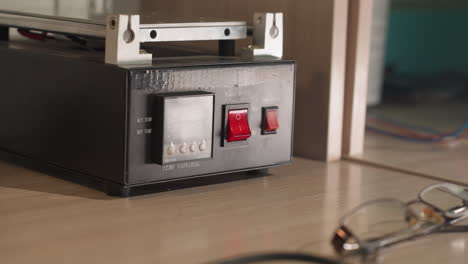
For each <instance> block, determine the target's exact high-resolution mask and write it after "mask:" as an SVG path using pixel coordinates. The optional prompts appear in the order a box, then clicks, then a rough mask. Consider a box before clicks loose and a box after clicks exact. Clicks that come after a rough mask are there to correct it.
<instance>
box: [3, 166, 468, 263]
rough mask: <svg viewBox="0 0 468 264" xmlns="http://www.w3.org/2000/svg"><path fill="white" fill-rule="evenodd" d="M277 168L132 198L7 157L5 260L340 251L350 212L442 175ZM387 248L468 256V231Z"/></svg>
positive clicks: (389, 259) (406, 193) (437, 256)
mask: <svg viewBox="0 0 468 264" xmlns="http://www.w3.org/2000/svg"><path fill="white" fill-rule="evenodd" d="M270 174H271V175H269V176H266V177H261V178H254V179H249V180H244V181H236V182H230V183H224V184H217V185H210V186H203V187H197V188H191V189H183V190H177V191H171V192H164V193H159V194H151V195H144V196H137V197H132V198H125V199H123V198H111V197H107V196H106V195H104V194H103V193H100V192H97V191H95V190H92V189H89V188H86V187H82V186H80V185H76V184H73V183H70V182H67V181H64V180H61V179H57V178H54V177H50V176H47V175H44V174H41V173H38V172H34V171H30V170H28V169H24V168H20V167H16V166H13V165H10V164H6V163H0V216H1V217H0V263H8V264H16V263H34V264H41V263H47V264H51V263H80V264H82V263H113V264H118V263H125V264H128V263H142V264H143V263H206V262H208V261H212V260H216V259H219V258H225V257H229V256H234V255H237V254H246V253H254V252H258V251H270V250H291V251H306V252H309V253H315V254H321V255H328V256H332V255H333V251H332V249H331V246H330V238H331V235H332V232H333V231H334V229H335V227H336V225H337V223H338V220H339V217H340V216H341V215H342V214H343V213H344V212H346V211H347V210H349V209H351V208H352V207H354V206H356V205H358V204H359V203H361V202H363V201H367V200H370V199H375V198H380V197H394V198H399V199H402V200H410V199H413V198H415V197H416V195H417V192H418V191H419V190H420V189H421V188H423V187H424V186H426V185H428V184H431V183H434V181H431V180H428V179H424V178H420V177H416V176H411V175H405V174H400V173H395V172H392V171H388V170H381V169H376V168H372V167H366V166H362V165H358V164H353V163H349V162H336V163H329V164H326V163H320V162H314V161H309V160H305V159H300V158H296V159H295V160H294V163H293V165H290V166H284V167H279V168H274V169H272V170H271V171H270ZM383 253H384V254H382V255H381V257H380V258H379V259H380V260H383V262H382V263H420V262H422V260H424V263H442V261H445V263H466V261H465V260H466V259H467V258H466V256H468V235H465V234H450V235H446V234H445V235H435V236H431V237H428V238H424V239H420V240H417V241H413V242H409V243H404V244H402V245H400V246H398V247H396V248H391V249H386V250H385V251H384V252H383Z"/></svg>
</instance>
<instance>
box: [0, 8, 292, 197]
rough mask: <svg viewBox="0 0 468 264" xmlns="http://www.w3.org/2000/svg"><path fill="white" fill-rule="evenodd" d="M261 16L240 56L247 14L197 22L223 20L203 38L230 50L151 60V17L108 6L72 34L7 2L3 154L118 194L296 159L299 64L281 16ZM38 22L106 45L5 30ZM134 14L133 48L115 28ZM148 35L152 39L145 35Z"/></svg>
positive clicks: (2, 18) (1, 47)
mask: <svg viewBox="0 0 468 264" xmlns="http://www.w3.org/2000/svg"><path fill="white" fill-rule="evenodd" d="M256 16H257V17H258V16H260V17H262V18H264V20H263V23H264V25H257V27H255V28H256V29H255V30H256V31H254V33H253V34H254V35H255V37H254V39H256V41H257V42H258V43H262V45H263V46H255V45H254V46H250V47H248V48H245V49H242V51H241V52H242V56H237V57H236V56H232V55H234V50H233V49H232V50H231V51H228V52H227V54H226V49H228V50H229V49H231V48H232V47H231V48H230V46H231V45H233V43H232V42H230V41H234V40H233V39H240V38H245V37H246V36H247V35H248V32H247V25H246V24H245V23H241V22H235V23H234V22H224V23H221V24H220V23H219V22H218V23H214V22H213V23H212V24H209V23H207V22H203V23H204V24H203V25H202V26H203V27H202V26H200V24H197V23H201V22H197V23H194V24H193V25H191V27H190V28H191V30H194V29H193V28H194V27H195V28H196V26H200V28H199V30H201V31H203V30H205V29H207V28H209V27H212V28H211V29H209V30H208V31H207V32H217V31H216V30H217V29H218V28H220V27H221V28H223V30H222V31H221V35H220V36H218V35H216V33H212V34H215V35H216V36H214V37H213V36H211V35H210V36H209V37H207V38H208V39H216V40H219V42H220V55H222V56H189V57H182V56H180V57H163V56H161V57H158V56H154V55H153V57H151V54H148V53H147V52H146V53H143V52H141V51H140V49H142V48H144V47H143V45H142V44H141V43H143V42H148V41H151V39H152V37H151V36H154V37H155V38H156V33H152V29H153V30H155V31H158V30H159V26H158V25H159V24H155V23H152V24H146V25H143V24H140V21H139V20H138V19H136V18H135V16H125V15H108V16H106V18H105V19H104V20H103V21H104V22H103V23H102V29H101V31H99V30H98V29H97V28H95V27H97V26H96V24H93V27H90V28H89V30H88V31H85V30H83V25H81V27H80V32H68V31H65V29H63V30H62V29H60V27H58V26H57V27H55V28H53V29H50V28H47V27H49V26H50V23H49V22H50V20H51V19H52V20H53V19H54V17H45V16H34V17H32V18H31V17H30V19H29V20H28V19H24V20H21V18H27V17H28V15H27V14H21V13H12V12H7V11H0V25H3V27H2V29H3V32H5V29H6V30H7V35H5V34H4V35H3V37H2V38H3V41H0V57H1V58H2V59H1V60H0V68H1V69H2V74H1V75H0V84H1V86H0V87H1V89H2V96H1V97H0V122H1V123H2V126H1V127H0V150H1V151H2V153H3V157H5V158H14V159H13V160H15V161H17V162H19V163H21V164H25V165H28V166H31V167H34V168H38V169H41V170H46V171H47V172H53V174H54V175H59V176H62V177H64V178H67V179H70V180H73V181H76V182H80V183H84V184H88V185H93V186H95V187H97V188H99V189H101V190H103V191H105V192H107V193H108V194H110V195H120V196H127V195H132V194H137V193H139V191H143V192H146V191H158V190H168V189H174V188H180V187H186V186H191V185H199V184H203V183H204V182H205V180H208V179H211V180H213V179H214V180H215V181H216V180H217V179H219V180H220V181H221V179H228V180H229V179H230V178H232V179H234V178H235V176H234V174H230V173H233V172H241V171H251V170H261V169H265V168H268V167H271V166H277V165H282V164H287V163H289V162H290V160H291V154H292V152H291V147H292V127H293V107H294V85H295V63H294V62H293V61H290V60H284V59H281V57H280V56H278V46H275V45H277V43H276V41H277V40H274V41H273V40H268V39H267V38H273V39H274V38H280V37H281V38H282V26H281V22H282V14H273V13H263V14H256ZM7 17H8V18H10V20H8V19H6V18H7ZM12 17H14V18H15V19H16V20H12V19H11V18H12ZM46 18H47V19H49V21H45V22H44V24H43V25H42V24H41V23H40V22H41V19H46ZM60 19H62V20H63V19H64V18H63V17H60ZM31 20H35V23H34V24H31V27H30V28H31V30H30V31H28V33H30V34H38V33H37V31H40V32H41V34H42V35H43V36H46V34H47V36H51V35H50V34H52V36H56V37H57V38H58V36H60V34H64V33H67V34H68V35H69V36H70V35H71V36H75V37H76V38H80V39H85V40H87V39H90V37H92V38H97V39H103V40H105V44H104V42H103V45H104V46H105V49H104V51H89V50H83V49H77V48H76V47H75V46H73V45H71V44H70V47H69V46H68V45H65V47H64V46H63V45H56V46H54V44H53V43H50V44H48V43H47V41H45V42H40V43H38V42H37V40H25V39H22V38H19V40H16V39H13V38H11V39H9V35H8V30H9V31H10V32H11V31H12V30H13V29H14V28H20V29H22V30H24V28H28V26H27V25H25V24H24V23H26V22H27V21H31ZM106 21H113V22H112V23H111V24H108V23H107V22H106ZM128 21H132V24H131V27H132V28H133V27H135V28H136V29H138V27H140V28H139V29H140V30H139V31H138V32H137V31H134V37H135V39H136V40H135V41H136V42H139V43H137V44H136V45H137V46H138V48H137V49H138V52H137V53H133V54H132V52H134V51H132V50H131V49H129V50H127V51H128V52H126V51H124V50H122V49H125V46H124V48H122V47H121V46H120V44H121V43H120V42H119V40H118V39H119V38H120V36H119V35H118V34H120V33H119V32H113V30H114V31H115V30H117V31H118V30H119V28H120V27H119V25H120V24H119V23H122V22H123V23H127V24H128ZM255 21H258V19H257V20H255ZM46 22H48V23H46ZM15 23H16V24H15ZM21 23H23V24H21ZM61 23H62V24H63V23H65V24H67V23H69V24H72V25H73V23H82V21H81V20H76V19H68V20H66V21H65V22H63V21H62V22H61ZM268 23H271V25H270V27H269V26H268ZM127 24H125V25H126V26H127ZM265 24H266V25H265ZM41 25H42V26H41ZM97 25H101V24H97ZM171 25H172V26H174V25H175V24H171ZM272 26H274V27H275V28H276V31H271V30H270V28H271V27H272ZM174 27H175V26H174ZM180 27H182V29H180V28H179V29H177V30H179V31H181V30H182V31H183V30H185V29H186V28H187V23H185V24H184V25H180ZM184 27H185V29H184ZM70 28H73V27H70V25H67V27H66V29H67V30H70ZM226 28H228V29H230V31H229V33H230V34H232V35H229V36H228V34H227V33H226V32H227V31H226V30H225V29H226ZM126 29H127V30H128V28H126ZM143 29H144V30H143ZM215 29H216V30H215ZM109 31H111V32H109ZM144 32H148V34H151V36H149V37H148V36H141V35H139V34H143V33H144ZM164 32H165V31H162V30H161V33H160V34H157V36H158V37H161V38H163V37H164ZM269 32H275V35H276V36H271V35H268V34H270V33H269ZM278 32H279V33H280V34H281V36H278ZM262 33H263V34H266V35H263V37H262V36H261V35H262ZM93 34H95V35H93ZM99 34H101V35H99ZM116 34H117V35H116ZM195 35H196V36H200V35H199V34H195ZM31 36H35V35H31ZM182 36H185V35H183V34H182ZM265 36H266V37H265ZM112 38H114V39H112ZM224 38H226V39H224ZM187 40H189V39H187ZM226 41H228V42H226ZM271 41H273V42H271ZM281 41H282V39H281ZM155 42H156V40H155ZM140 44H141V45H142V46H140ZM104 46H103V47H104ZM279 48H281V46H280V47H279ZM281 51H282V48H281ZM221 53H225V54H221ZM230 53H231V54H230ZM122 54H125V55H122ZM148 55H149V58H148ZM226 55H227V56H226ZM221 174H224V176H221Z"/></svg>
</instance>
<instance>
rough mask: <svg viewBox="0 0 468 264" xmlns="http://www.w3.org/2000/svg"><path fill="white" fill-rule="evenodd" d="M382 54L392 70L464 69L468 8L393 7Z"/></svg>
mask: <svg viewBox="0 0 468 264" xmlns="http://www.w3.org/2000/svg"><path fill="white" fill-rule="evenodd" d="M385 56H386V65H393V66H395V70H396V73H403V74H428V73H434V72H465V73H468V10H467V9H461V10H457V9H453V8H443V9H432V8H431V9H423V8H408V9H405V8H398V9H393V10H392V11H391V13H390V24H389V28H388V37H387V49H386V55H385Z"/></svg>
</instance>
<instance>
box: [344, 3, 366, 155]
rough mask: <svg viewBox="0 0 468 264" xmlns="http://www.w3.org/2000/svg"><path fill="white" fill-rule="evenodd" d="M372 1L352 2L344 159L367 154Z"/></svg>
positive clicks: (347, 59) (347, 65) (348, 48)
mask: <svg viewBox="0 0 468 264" xmlns="http://www.w3.org/2000/svg"><path fill="white" fill-rule="evenodd" d="M372 2H373V0H349V15H348V34H347V35H348V40H347V54H346V77H345V78H346V81H345V102H344V122H343V141H342V142H343V148H342V150H343V152H342V154H343V156H352V155H360V154H362V152H363V150H364V134H365V122H366V107H367V86H368V73H369V58H370V42H371V41H370V40H371V29H372Z"/></svg>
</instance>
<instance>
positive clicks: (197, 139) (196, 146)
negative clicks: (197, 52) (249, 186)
mask: <svg viewBox="0 0 468 264" xmlns="http://www.w3.org/2000/svg"><path fill="white" fill-rule="evenodd" d="M294 76H295V65H294V62H291V61H277V62H269V63H250V64H241V63H239V64H232V65H209V66H193V67H174V68H160V69H145V70H140V69H136V70H131V71H130V74H129V84H130V87H129V88H130V89H129V106H128V110H127V111H128V113H129V114H128V116H129V118H128V131H127V138H128V143H127V145H128V146H127V149H128V151H127V153H128V155H127V179H126V183H127V184H142V183H147V182H153V181H161V180H169V179H176V178H185V177H192V176H199V175H206V174H217V173H227V172H232V171H239V170H249V169H255V168H262V167H268V166H275V165H280V164H286V163H288V162H290V159H291V155H292V152H291V147H292V128H293V108H294V81H295V77H294Z"/></svg>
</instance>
